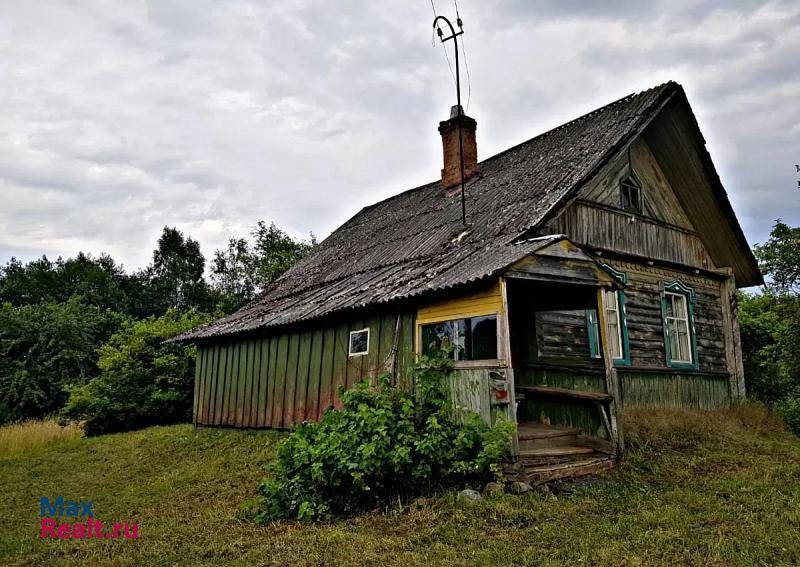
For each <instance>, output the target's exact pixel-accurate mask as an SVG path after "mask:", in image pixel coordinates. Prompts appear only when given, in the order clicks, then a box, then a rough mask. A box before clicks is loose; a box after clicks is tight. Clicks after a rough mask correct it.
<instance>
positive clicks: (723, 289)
mask: <svg viewBox="0 0 800 567" xmlns="http://www.w3.org/2000/svg"><path fill="white" fill-rule="evenodd" d="M729 271H730V275H729V276H728V278H727V279H726V280H725V281H723V282H722V283H721V284H720V305H721V308H722V327H723V336H724V340H725V365H726V367H727V370H728V373H729V374H730V391H731V400H733V401H740V400H743V399H744V397H745V387H744V365H743V361H742V345H741V337H740V335H739V321H738V317H737V315H736V283H735V281H734V279H733V272H732V270H729ZM695 321H697V318H695ZM698 348H700V344H698Z"/></svg>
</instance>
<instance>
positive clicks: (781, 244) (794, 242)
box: [755, 219, 800, 295]
mask: <svg viewBox="0 0 800 567" xmlns="http://www.w3.org/2000/svg"><path fill="white" fill-rule="evenodd" d="M755 254H756V256H757V257H758V260H759V264H760V267H761V271H762V272H763V273H764V275H766V276H769V278H770V280H771V281H770V282H769V284H768V286H769V287H770V288H772V289H773V290H775V291H776V292H778V293H792V294H794V295H798V294H800V227H794V228H790V227H789V226H788V225H786V224H785V223H783V222H781V220H780V219H778V220H777V221H775V225H774V226H773V227H772V232H771V233H770V235H769V240H767V242H766V243H765V244H763V245H756V246H755Z"/></svg>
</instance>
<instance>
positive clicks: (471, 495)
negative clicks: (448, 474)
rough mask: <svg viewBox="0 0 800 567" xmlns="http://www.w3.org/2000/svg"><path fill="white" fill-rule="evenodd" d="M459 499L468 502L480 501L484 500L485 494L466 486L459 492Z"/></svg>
mask: <svg viewBox="0 0 800 567" xmlns="http://www.w3.org/2000/svg"><path fill="white" fill-rule="evenodd" d="M458 498H459V500H464V501H466V502H480V501H481V500H483V496H481V493H480V492H478V491H477V490H472V489H471V488H465V489H464V490H462V491H461V492H459V493H458Z"/></svg>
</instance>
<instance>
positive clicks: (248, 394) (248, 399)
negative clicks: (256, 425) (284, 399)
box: [238, 341, 255, 427]
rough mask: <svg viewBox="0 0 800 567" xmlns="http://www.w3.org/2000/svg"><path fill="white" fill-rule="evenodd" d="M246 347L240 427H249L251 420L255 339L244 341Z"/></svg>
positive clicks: (240, 404)
mask: <svg viewBox="0 0 800 567" xmlns="http://www.w3.org/2000/svg"><path fill="white" fill-rule="evenodd" d="M244 348H245V368H244V376H242V378H243V380H242V382H243V386H242V399H241V400H240V401H239V406H240V407H239V408H238V409H239V411H240V413H241V419H240V420H239V427H249V421H250V405H251V403H252V393H253V386H252V384H253V366H254V365H253V362H254V359H255V356H254V355H255V341H247V342H246V343H244Z"/></svg>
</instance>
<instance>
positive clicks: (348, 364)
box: [194, 313, 414, 429]
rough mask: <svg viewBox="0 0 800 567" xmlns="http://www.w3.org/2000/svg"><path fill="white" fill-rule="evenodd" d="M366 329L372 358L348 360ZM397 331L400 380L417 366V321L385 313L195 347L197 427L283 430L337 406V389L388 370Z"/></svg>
mask: <svg viewBox="0 0 800 567" xmlns="http://www.w3.org/2000/svg"><path fill="white" fill-rule="evenodd" d="M364 328H369V329H370V339H369V354H367V355H365V356H354V357H350V356H348V344H349V335H350V332H351V331H356V330H360V329H364ZM396 328H398V337H397V341H398V343H397V344H398V351H397V354H396V356H397V370H398V372H397V376H398V378H399V379H404V378H405V377H406V376H408V374H409V372H410V370H411V368H412V367H413V363H414V316H413V315H412V314H402V315H401V316H400V324H399V327H397V315H396V314H391V313H389V314H385V315H380V316H375V317H369V318H365V319H361V320H354V321H351V322H349V323H344V324H340V325H337V326H328V327H325V326H318V327H316V328H311V329H306V330H298V331H293V332H288V333H284V334H275V335H271V336H262V337H252V338H249V339H241V340H238V341H235V342H233V341H232V342H226V343H219V344H211V345H200V347H199V348H198V358H197V371H196V377H195V396H194V422H195V424H196V425H217V426H228V427H243V428H275V429H286V428H289V427H291V425H292V424H294V423H299V422H302V421H304V420H316V419H319V418H320V417H321V416H322V413H323V412H324V411H325V410H326V409H327V408H328V407H329V406H331V405H338V403H339V400H338V393H337V390H338V387H339V386H340V385H342V386H344V387H345V388H349V387H350V386H352V385H353V384H355V383H357V382H359V381H361V380H362V379H363V378H365V377H375V376H377V375H378V374H380V373H382V372H385V371H389V370H390V369H391V365H392V345H393V343H394V339H395V329H396Z"/></svg>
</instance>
